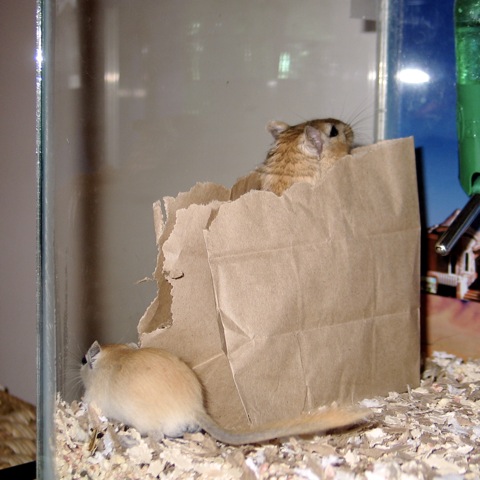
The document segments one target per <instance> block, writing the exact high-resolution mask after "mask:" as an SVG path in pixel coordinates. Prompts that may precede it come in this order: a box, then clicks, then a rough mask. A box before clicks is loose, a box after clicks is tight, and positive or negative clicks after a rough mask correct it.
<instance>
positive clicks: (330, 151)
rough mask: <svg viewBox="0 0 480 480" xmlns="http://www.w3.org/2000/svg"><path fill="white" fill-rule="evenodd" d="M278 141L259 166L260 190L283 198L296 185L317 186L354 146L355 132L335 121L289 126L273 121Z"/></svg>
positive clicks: (270, 123)
mask: <svg viewBox="0 0 480 480" xmlns="http://www.w3.org/2000/svg"><path fill="white" fill-rule="evenodd" d="M267 130H268V131H269V132H270V133H271V134H272V135H273V138H274V139H275V142H274V144H273V146H272V148H271V149H270V150H269V152H268V154H267V158H266V159H265V161H264V162H263V164H262V165H260V166H259V167H257V170H256V171H257V172H258V174H259V177H260V189H261V190H270V191H272V192H274V193H276V194H277V195H281V194H282V193H283V192H284V191H285V190H286V189H287V188H289V187H290V186H291V185H293V184H294V183H296V182H307V183H311V184H315V183H316V182H317V181H318V180H319V179H320V178H322V177H323V175H324V174H325V172H326V171H327V170H328V169H329V168H331V167H332V166H333V164H334V163H335V162H336V161H337V160H338V159H340V158H342V157H344V156H345V155H348V154H349V153H350V150H351V148H352V145H353V130H352V128H351V127H350V125H348V124H347V123H344V122H342V121H340V120H336V119H334V118H325V119H317V120H310V121H308V122H304V123H300V124H298V125H293V126H290V125H288V124H286V123H284V122H278V121H273V122H269V123H268V125H267Z"/></svg>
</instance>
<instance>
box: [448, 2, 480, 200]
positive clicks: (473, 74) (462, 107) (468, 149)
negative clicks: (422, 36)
mask: <svg viewBox="0 0 480 480" xmlns="http://www.w3.org/2000/svg"><path fill="white" fill-rule="evenodd" d="M454 9H455V11H454V17H455V54H456V64H457V131H458V153H459V161H460V183H461V185H462V188H463V189H464V190H465V192H466V193H467V195H469V196H470V195H472V194H475V193H480V0H455V7H454Z"/></svg>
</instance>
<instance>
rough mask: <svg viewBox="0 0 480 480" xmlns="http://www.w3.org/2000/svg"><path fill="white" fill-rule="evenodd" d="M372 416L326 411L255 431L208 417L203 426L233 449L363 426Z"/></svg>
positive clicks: (351, 411) (352, 411)
mask: <svg viewBox="0 0 480 480" xmlns="http://www.w3.org/2000/svg"><path fill="white" fill-rule="evenodd" d="M370 415H371V411H370V410H368V409H366V408H354V407H351V408H341V407H328V408H327V407H324V408H322V409H320V410H315V411H313V412H310V413H307V414H304V415H301V416H299V417H296V418H293V419H291V420H283V421H280V422H275V423H269V424H266V425H260V426H258V427H256V428H255V429H252V430H235V431H233V430H225V429H224V428H222V427H221V426H220V425H218V424H217V423H216V422H215V421H214V420H213V419H211V418H210V417H209V416H208V415H207V414H205V416H204V417H203V418H202V421H201V422H200V423H201V426H202V428H203V429H204V430H205V431H206V432H207V433H209V434H210V435H211V436H212V437H214V438H216V439H217V440H220V441H221V442H223V443H226V444H229V445H243V444H247V443H260V442H265V441H267V440H273V439H274V438H282V437H290V436H294V435H312V434H315V433H322V432H326V431H328V430H334V429H337V428H344V427H348V426H352V425H355V424H358V423H360V422H361V421H363V420H365V419H367V418H368V417H369V416H370Z"/></svg>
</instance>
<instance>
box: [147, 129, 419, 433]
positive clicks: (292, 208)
mask: <svg viewBox="0 0 480 480" xmlns="http://www.w3.org/2000/svg"><path fill="white" fill-rule="evenodd" d="M254 184H255V182H252V181H250V180H249V179H248V178H247V180H245V179H242V180H241V181H240V182H239V184H237V185H236V186H234V187H233V188H232V191H231V192H230V191H228V190H226V189H224V188H223V187H219V186H216V185H212V184H199V185H197V186H195V187H194V188H193V189H192V190H191V191H190V192H188V193H187V194H180V195H179V196H178V197H177V198H176V199H166V201H165V209H166V212H167V220H166V222H165V224H163V221H162V220H160V221H158V220H157V224H156V228H157V232H158V234H157V239H158V245H159V258H158V265H157V270H156V278H157V281H158V284H159V296H158V297H157V299H155V301H154V302H153V303H152V305H151V306H150V308H149V309H148V310H147V312H146V313H145V315H144V317H143V318H142V319H141V321H140V324H139V333H140V338H141V343H142V345H143V346H147V345H154V346H158V347H161V348H165V349H168V350H169V351H172V352H173V353H176V354H177V355H179V356H181V357H182V358H184V359H185V360H186V361H187V362H188V363H190V365H191V366H192V367H193V368H194V369H195V371H196V372H197V374H198V375H199V377H200V379H201V381H202V383H203V384H204V386H205V391H206V398H207V407H208V409H209V411H210V412H211V414H212V416H213V417H214V418H216V419H217V420H218V421H219V422H220V423H221V424H223V425H225V426H230V427H238V426H246V425H247V424H249V425H251V424H254V425H256V424H262V423H265V422H268V421H272V420H278V419H282V418H287V417H292V416H295V415H298V414H299V413H301V412H302V411H306V410H310V409H312V408H315V407H318V406H320V405H324V404H329V403H331V402H333V401H337V402H338V403H342V404H345V403H351V402H353V401H356V400H359V399H362V398H365V397H371V396H374V395H381V394H385V393H388V392H389V391H404V390H406V387H407V385H411V386H416V385H418V383H419V361H420V358H419V357H420V349H419V322H418V319H419V291H420V290H419V275H420V274H419V256H420V235H419V233H420V222H419V209H418V197H417V191H416V185H417V184H416V174H415V158H414V146H413V140H412V139H411V138H409V139H400V140H391V141H385V142H380V143H378V144H376V145H372V146H369V147H362V148H359V149H356V150H355V151H354V152H353V154H352V155H349V156H347V157H345V158H344V159H342V160H341V161H339V162H338V163H337V164H336V165H335V167H334V168H333V169H331V170H330V171H329V172H328V174H327V176H326V178H324V179H323V181H322V182H321V183H320V184H318V185H316V186H315V187H312V186H310V185H307V184H296V185H294V186H293V187H292V188H290V189H289V190H288V191H287V192H285V193H284V194H283V195H282V196H281V197H277V196H276V195H274V194H273V193H271V192H263V191H255V190H252V191H250V192H248V193H246V194H244V195H240V193H241V191H239V190H241V189H242V188H243V186H247V189H248V188H251V186H252V185H254ZM229 198H236V200H233V201H230V200H228V199H229ZM159 208H160V207H159V205H158V204H157V205H156V206H155V210H156V211H157V212H158V209H159ZM156 218H157V219H159V218H160V219H161V217H160V216H159V215H157V216H156ZM159 326H164V327H165V328H162V329H159V328H158V327H159Z"/></svg>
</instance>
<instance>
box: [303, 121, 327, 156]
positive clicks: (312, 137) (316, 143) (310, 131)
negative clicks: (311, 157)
mask: <svg viewBox="0 0 480 480" xmlns="http://www.w3.org/2000/svg"><path fill="white" fill-rule="evenodd" d="M305 138H306V139H307V141H308V142H309V143H310V144H311V145H312V147H313V148H315V150H316V151H317V153H318V154H319V155H321V154H322V150H323V140H322V135H321V134H320V131H319V130H317V129H316V128H315V127H312V126H311V125H307V126H306V127H305Z"/></svg>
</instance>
